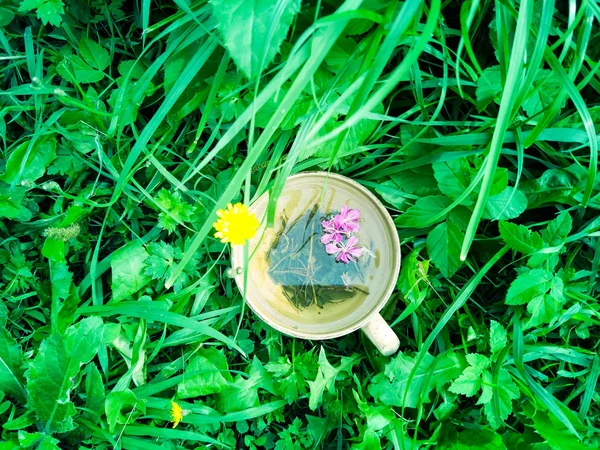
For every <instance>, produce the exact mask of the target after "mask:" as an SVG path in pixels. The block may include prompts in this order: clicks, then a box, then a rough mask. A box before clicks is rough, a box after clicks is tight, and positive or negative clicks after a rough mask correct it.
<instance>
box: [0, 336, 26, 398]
mask: <svg viewBox="0 0 600 450" xmlns="http://www.w3.org/2000/svg"><path fill="white" fill-rule="evenodd" d="M22 363H23V354H22V352H21V346H20V345H19V344H17V342H16V341H15V340H14V339H13V337H12V336H11V335H10V333H9V332H8V330H6V329H5V328H4V326H3V325H2V326H1V327H0V391H3V392H4V393H5V394H8V395H10V396H12V397H14V398H15V399H17V400H18V401H19V402H20V403H22V404H24V403H25V389H24V388H23V371H22V370H21V364H22Z"/></svg>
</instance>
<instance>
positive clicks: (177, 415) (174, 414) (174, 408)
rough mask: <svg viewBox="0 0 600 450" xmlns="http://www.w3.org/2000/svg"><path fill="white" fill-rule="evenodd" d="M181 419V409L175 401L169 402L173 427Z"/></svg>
mask: <svg viewBox="0 0 600 450" xmlns="http://www.w3.org/2000/svg"><path fill="white" fill-rule="evenodd" d="M182 419H183V409H182V408H181V406H179V405H178V404H177V403H175V402H171V422H173V428H175V427H177V425H179V422H181V420H182Z"/></svg>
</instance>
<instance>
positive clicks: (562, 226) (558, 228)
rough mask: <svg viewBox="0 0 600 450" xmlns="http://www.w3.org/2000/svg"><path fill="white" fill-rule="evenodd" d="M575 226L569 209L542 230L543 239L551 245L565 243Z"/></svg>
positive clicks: (556, 245)
mask: <svg viewBox="0 0 600 450" xmlns="http://www.w3.org/2000/svg"><path fill="white" fill-rule="evenodd" d="M572 227H573V220H572V219H571V216H570V215H569V213H568V212H567V211H563V212H562V213H561V214H560V215H559V216H558V217H557V218H556V219H554V220H551V221H550V222H549V223H548V225H547V226H546V229H545V230H543V231H542V239H544V242H545V243H546V244H548V245H549V246H550V247H558V246H560V245H562V244H564V242H565V240H566V239H567V236H568V235H569V233H570V232H571V228H572Z"/></svg>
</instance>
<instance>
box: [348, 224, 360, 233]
mask: <svg viewBox="0 0 600 450" xmlns="http://www.w3.org/2000/svg"><path fill="white" fill-rule="evenodd" d="M345 228H346V230H348V232H349V233H356V232H358V231H360V225H359V224H358V223H356V222H349V223H347V224H346V227H345Z"/></svg>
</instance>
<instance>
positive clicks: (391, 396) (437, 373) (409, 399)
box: [369, 353, 462, 408]
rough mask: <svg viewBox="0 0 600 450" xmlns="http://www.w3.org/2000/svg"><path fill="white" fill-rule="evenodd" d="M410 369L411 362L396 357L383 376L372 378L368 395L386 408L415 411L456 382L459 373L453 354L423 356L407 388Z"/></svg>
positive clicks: (406, 358)
mask: <svg viewBox="0 0 600 450" xmlns="http://www.w3.org/2000/svg"><path fill="white" fill-rule="evenodd" d="M414 365H415V358H411V357H409V356H406V355H405V354H399V355H398V356H396V357H395V358H394V359H392V361H390V363H389V364H387V365H386V366H385V373H379V374H377V375H376V376H375V377H373V379H372V381H371V384H370V385H369V393H370V394H371V395H372V396H373V397H375V398H376V399H378V400H379V401H381V402H382V403H384V404H386V405H390V406H405V407H409V408H415V407H416V406H417V405H418V404H419V402H423V403H428V402H429V393H430V392H431V391H432V390H433V389H434V388H436V387H438V388H439V387H441V386H442V385H444V384H446V383H448V382H450V381H452V380H454V379H455V378H457V377H458V376H459V375H460V373H461V369H462V366H461V364H460V361H459V359H458V358H457V356H456V355H455V354H454V353H445V354H443V355H441V356H438V357H437V358H434V357H433V356H431V355H430V354H426V355H425V357H424V358H423V360H422V361H421V363H420V364H419V367H418V368H417V371H416V373H415V375H414V377H413V378H412V380H411V382H410V384H409V383H408V377H409V375H410V373H411V371H412V369H413V367H414ZM405 393H406V402H404V397H405Z"/></svg>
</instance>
